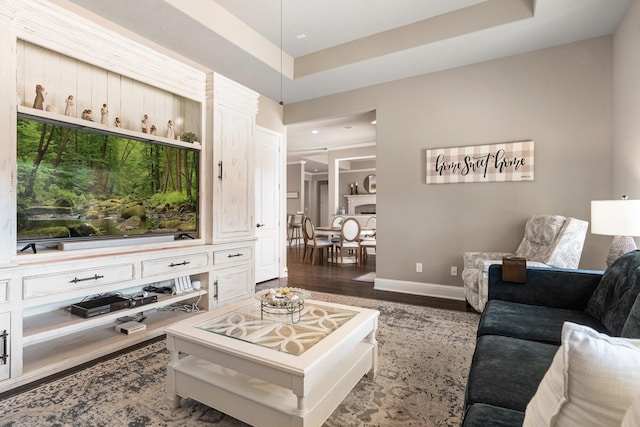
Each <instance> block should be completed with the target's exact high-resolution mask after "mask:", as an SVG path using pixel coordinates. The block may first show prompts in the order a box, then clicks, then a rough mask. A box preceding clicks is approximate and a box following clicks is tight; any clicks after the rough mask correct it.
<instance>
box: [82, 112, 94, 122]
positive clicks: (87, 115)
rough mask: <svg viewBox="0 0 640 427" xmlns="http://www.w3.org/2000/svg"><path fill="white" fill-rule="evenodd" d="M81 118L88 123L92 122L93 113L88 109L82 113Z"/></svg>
mask: <svg viewBox="0 0 640 427" xmlns="http://www.w3.org/2000/svg"><path fill="white" fill-rule="evenodd" d="M82 118H83V119H84V120H89V121H90V122H92V121H93V112H92V111H91V110H89V109H87V110H83V111H82Z"/></svg>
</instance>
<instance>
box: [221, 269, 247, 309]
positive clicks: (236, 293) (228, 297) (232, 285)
mask: <svg viewBox="0 0 640 427" xmlns="http://www.w3.org/2000/svg"><path fill="white" fill-rule="evenodd" d="M254 283H255V282H254V281H253V266H252V265H251V264H244V265H238V266H235V267H230V268H224V269H222V270H219V271H216V272H215V273H214V282H213V285H214V295H213V298H215V301H214V305H215V306H216V307H222V306H224V305H227V304H231V303H232V302H236V301H241V300H243V299H247V298H251V296H252V295H253V286H254V285H253V284H254Z"/></svg>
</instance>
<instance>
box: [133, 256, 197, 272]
mask: <svg viewBox="0 0 640 427" xmlns="http://www.w3.org/2000/svg"><path fill="white" fill-rule="evenodd" d="M208 261H209V256H208V255H207V253H199V254H189V255H182V256H173V257H168V258H158V259H150V260H147V261H142V277H149V276H159V275H161V274H170V273H176V272H180V271H189V270H193V269H194V268H200V267H206V266H207V265H208Z"/></svg>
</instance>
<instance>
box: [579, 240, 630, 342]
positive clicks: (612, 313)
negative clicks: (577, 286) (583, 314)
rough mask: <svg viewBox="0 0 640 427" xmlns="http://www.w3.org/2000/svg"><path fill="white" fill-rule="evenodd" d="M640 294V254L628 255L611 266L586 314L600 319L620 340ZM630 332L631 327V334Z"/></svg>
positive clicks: (592, 297)
mask: <svg viewBox="0 0 640 427" xmlns="http://www.w3.org/2000/svg"><path fill="white" fill-rule="evenodd" d="M638 294H640V250H636V251H631V252H628V253H626V254H624V255H622V256H621V257H620V258H618V259H617V260H616V261H615V262H614V263H613V264H611V266H610V267H609V268H608V269H607V271H606V272H605V273H604V275H603V276H602V280H600V284H599V285H598V287H597V288H596V290H595V291H594V292H593V294H592V295H591V298H590V299H589V302H588V303H587V308H586V311H587V313H589V314H591V315H592V316H593V317H595V318H596V319H600V321H601V322H602V324H604V325H605V326H606V327H607V329H608V330H609V331H610V332H611V334H612V335H615V336H621V335H622V329H623V328H624V326H625V323H626V321H627V318H628V316H629V314H630V313H631V311H632V309H633V306H634V304H635V303H636V300H637V299H638ZM631 329H632V325H630V326H629V328H628V330H631ZM639 329H640V328H639Z"/></svg>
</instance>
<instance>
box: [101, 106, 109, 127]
mask: <svg viewBox="0 0 640 427" xmlns="http://www.w3.org/2000/svg"><path fill="white" fill-rule="evenodd" d="M100 123H102V124H103V125H105V126H107V125H108V124H109V109H108V108H107V104H102V108H101V109H100Z"/></svg>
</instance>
